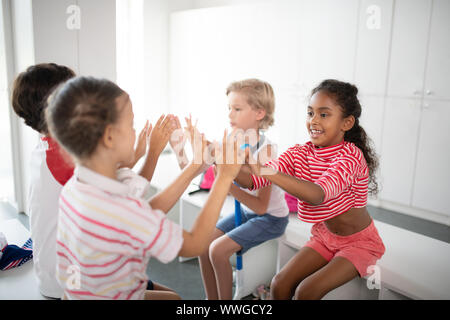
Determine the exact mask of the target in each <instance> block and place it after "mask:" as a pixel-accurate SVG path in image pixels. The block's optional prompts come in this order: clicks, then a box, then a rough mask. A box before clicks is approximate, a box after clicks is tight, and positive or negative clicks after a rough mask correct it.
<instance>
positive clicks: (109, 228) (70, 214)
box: [56, 166, 183, 299]
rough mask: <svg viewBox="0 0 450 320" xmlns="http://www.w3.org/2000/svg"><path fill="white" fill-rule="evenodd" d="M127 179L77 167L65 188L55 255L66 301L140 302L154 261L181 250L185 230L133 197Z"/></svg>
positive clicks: (171, 256) (164, 259) (168, 257)
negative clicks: (117, 178) (149, 269)
mask: <svg viewBox="0 0 450 320" xmlns="http://www.w3.org/2000/svg"><path fill="white" fill-rule="evenodd" d="M135 175H136V174H135ZM139 178H140V179H141V178H142V177H139V176H137V175H136V177H135V179H139ZM127 181H128V182H129V183H128V184H125V183H122V182H120V181H117V180H113V179H110V178H108V177H105V176H103V175H100V174H98V173H96V172H94V171H91V170H89V169H87V168H85V167H82V166H79V167H76V168H75V172H74V176H73V177H72V178H71V179H70V180H69V181H68V182H67V184H66V185H65V186H64V188H63V190H62V192H61V195H60V201H59V220H58V233H57V244H56V253H57V279H58V281H59V283H60V285H61V286H62V288H63V289H64V292H65V294H66V296H67V298H68V299H142V298H143V296H144V292H145V290H146V287H147V281H148V277H147V274H146V269H147V265H148V262H149V259H150V257H156V258H157V259H158V260H160V261H161V262H163V263H167V262H169V261H171V260H173V259H174V258H175V257H176V256H177V254H178V252H179V250H180V249H181V245H182V242H183V237H182V228H181V227H180V226H179V225H177V224H176V223H174V222H172V221H170V220H168V219H167V218H166V215H165V214H164V213H163V212H162V211H160V210H154V209H152V208H151V207H150V205H149V204H148V202H147V201H145V200H144V199H143V198H141V197H139V196H136V195H135V194H133V193H134V189H135V188H130V185H132V183H131V182H132V181H133V178H132V177H130V175H128V177H127Z"/></svg>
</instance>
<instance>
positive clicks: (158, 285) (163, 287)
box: [153, 282, 175, 292]
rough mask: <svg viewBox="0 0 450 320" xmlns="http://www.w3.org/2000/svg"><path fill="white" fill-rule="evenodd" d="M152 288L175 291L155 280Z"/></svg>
mask: <svg viewBox="0 0 450 320" xmlns="http://www.w3.org/2000/svg"><path fill="white" fill-rule="evenodd" d="M153 290H154V291H171V292H175V290H173V289H171V288H169V287H166V286H164V285H162V284H160V283H157V282H153Z"/></svg>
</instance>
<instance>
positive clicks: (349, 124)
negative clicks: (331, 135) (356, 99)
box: [342, 116, 355, 132]
mask: <svg viewBox="0 0 450 320" xmlns="http://www.w3.org/2000/svg"><path fill="white" fill-rule="evenodd" d="M354 125H355V117H354V116H348V117H347V118H344V124H343V128H342V130H343V131H344V132H347V131H349V130H350V129H351V128H353V126H354Z"/></svg>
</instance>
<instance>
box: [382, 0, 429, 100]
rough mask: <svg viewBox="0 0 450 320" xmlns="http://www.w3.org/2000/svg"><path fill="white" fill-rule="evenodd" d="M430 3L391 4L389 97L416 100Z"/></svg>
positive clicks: (426, 0) (404, 0)
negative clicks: (392, 9)
mask: <svg viewBox="0 0 450 320" xmlns="http://www.w3.org/2000/svg"><path fill="white" fill-rule="evenodd" d="M430 10H431V0H397V1H395V8H394V16H393V21H394V22H393V26H392V28H393V30H392V46H391V58H390V67H389V78H388V90H387V94H388V95H389V96H395V97H419V96H422V94H423V79H424V75H425V74H424V72H425V71H424V70H425V61H426V54H427V38H428V30H429V25H430Z"/></svg>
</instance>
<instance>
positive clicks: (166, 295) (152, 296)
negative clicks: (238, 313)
mask: <svg viewBox="0 0 450 320" xmlns="http://www.w3.org/2000/svg"><path fill="white" fill-rule="evenodd" d="M144 300H181V297H180V296H179V295H178V294H176V293H175V292H173V291H158V290H146V291H145V295H144Z"/></svg>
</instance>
